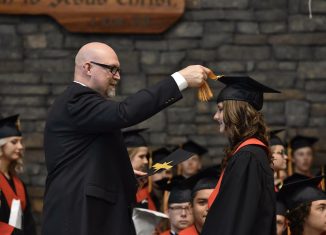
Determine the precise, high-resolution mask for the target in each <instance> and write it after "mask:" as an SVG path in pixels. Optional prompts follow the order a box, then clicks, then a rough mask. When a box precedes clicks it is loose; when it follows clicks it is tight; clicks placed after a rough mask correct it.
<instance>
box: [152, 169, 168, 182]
mask: <svg viewBox="0 0 326 235" xmlns="http://www.w3.org/2000/svg"><path fill="white" fill-rule="evenodd" d="M172 176H173V173H172V170H171V169H169V170H164V171H161V172H159V173H156V174H154V175H152V179H153V182H156V181H159V180H162V179H171V178H172Z"/></svg>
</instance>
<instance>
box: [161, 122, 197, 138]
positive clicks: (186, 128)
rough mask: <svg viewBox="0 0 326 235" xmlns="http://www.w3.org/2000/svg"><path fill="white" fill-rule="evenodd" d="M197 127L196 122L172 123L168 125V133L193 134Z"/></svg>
mask: <svg viewBox="0 0 326 235" xmlns="http://www.w3.org/2000/svg"><path fill="white" fill-rule="evenodd" d="M196 130H197V127H196V125H195V124H188V123H186V124H184V123H178V124H170V125H169V126H168V130H167V131H168V133H169V134H172V135H191V134H194V133H196Z"/></svg>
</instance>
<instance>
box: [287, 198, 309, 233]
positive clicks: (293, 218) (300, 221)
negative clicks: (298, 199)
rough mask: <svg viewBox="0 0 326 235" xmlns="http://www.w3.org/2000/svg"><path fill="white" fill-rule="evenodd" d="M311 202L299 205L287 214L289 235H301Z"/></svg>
mask: <svg viewBox="0 0 326 235" xmlns="http://www.w3.org/2000/svg"><path fill="white" fill-rule="evenodd" d="M310 208H311V202H310V203H305V204H302V205H300V206H299V207H297V208H295V209H293V210H291V211H290V212H289V213H288V214H287V218H288V220H289V226H290V231H291V235H302V233H303V226H304V223H305V221H306V219H307V217H308V215H309V213H310Z"/></svg>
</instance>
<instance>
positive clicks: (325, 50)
mask: <svg viewBox="0 0 326 235" xmlns="http://www.w3.org/2000/svg"><path fill="white" fill-rule="evenodd" d="M314 58H315V59H317V60H325V59H326V46H320V47H315V52H314Z"/></svg>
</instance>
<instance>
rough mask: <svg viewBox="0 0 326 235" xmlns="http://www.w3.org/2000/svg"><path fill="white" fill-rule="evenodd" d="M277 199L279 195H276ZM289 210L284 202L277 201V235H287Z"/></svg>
mask: <svg viewBox="0 0 326 235" xmlns="http://www.w3.org/2000/svg"><path fill="white" fill-rule="evenodd" d="M276 197H277V194H276ZM286 212H287V209H286V207H285V205H284V203H283V202H282V200H280V199H277V200H276V235H287V219H286Z"/></svg>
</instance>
